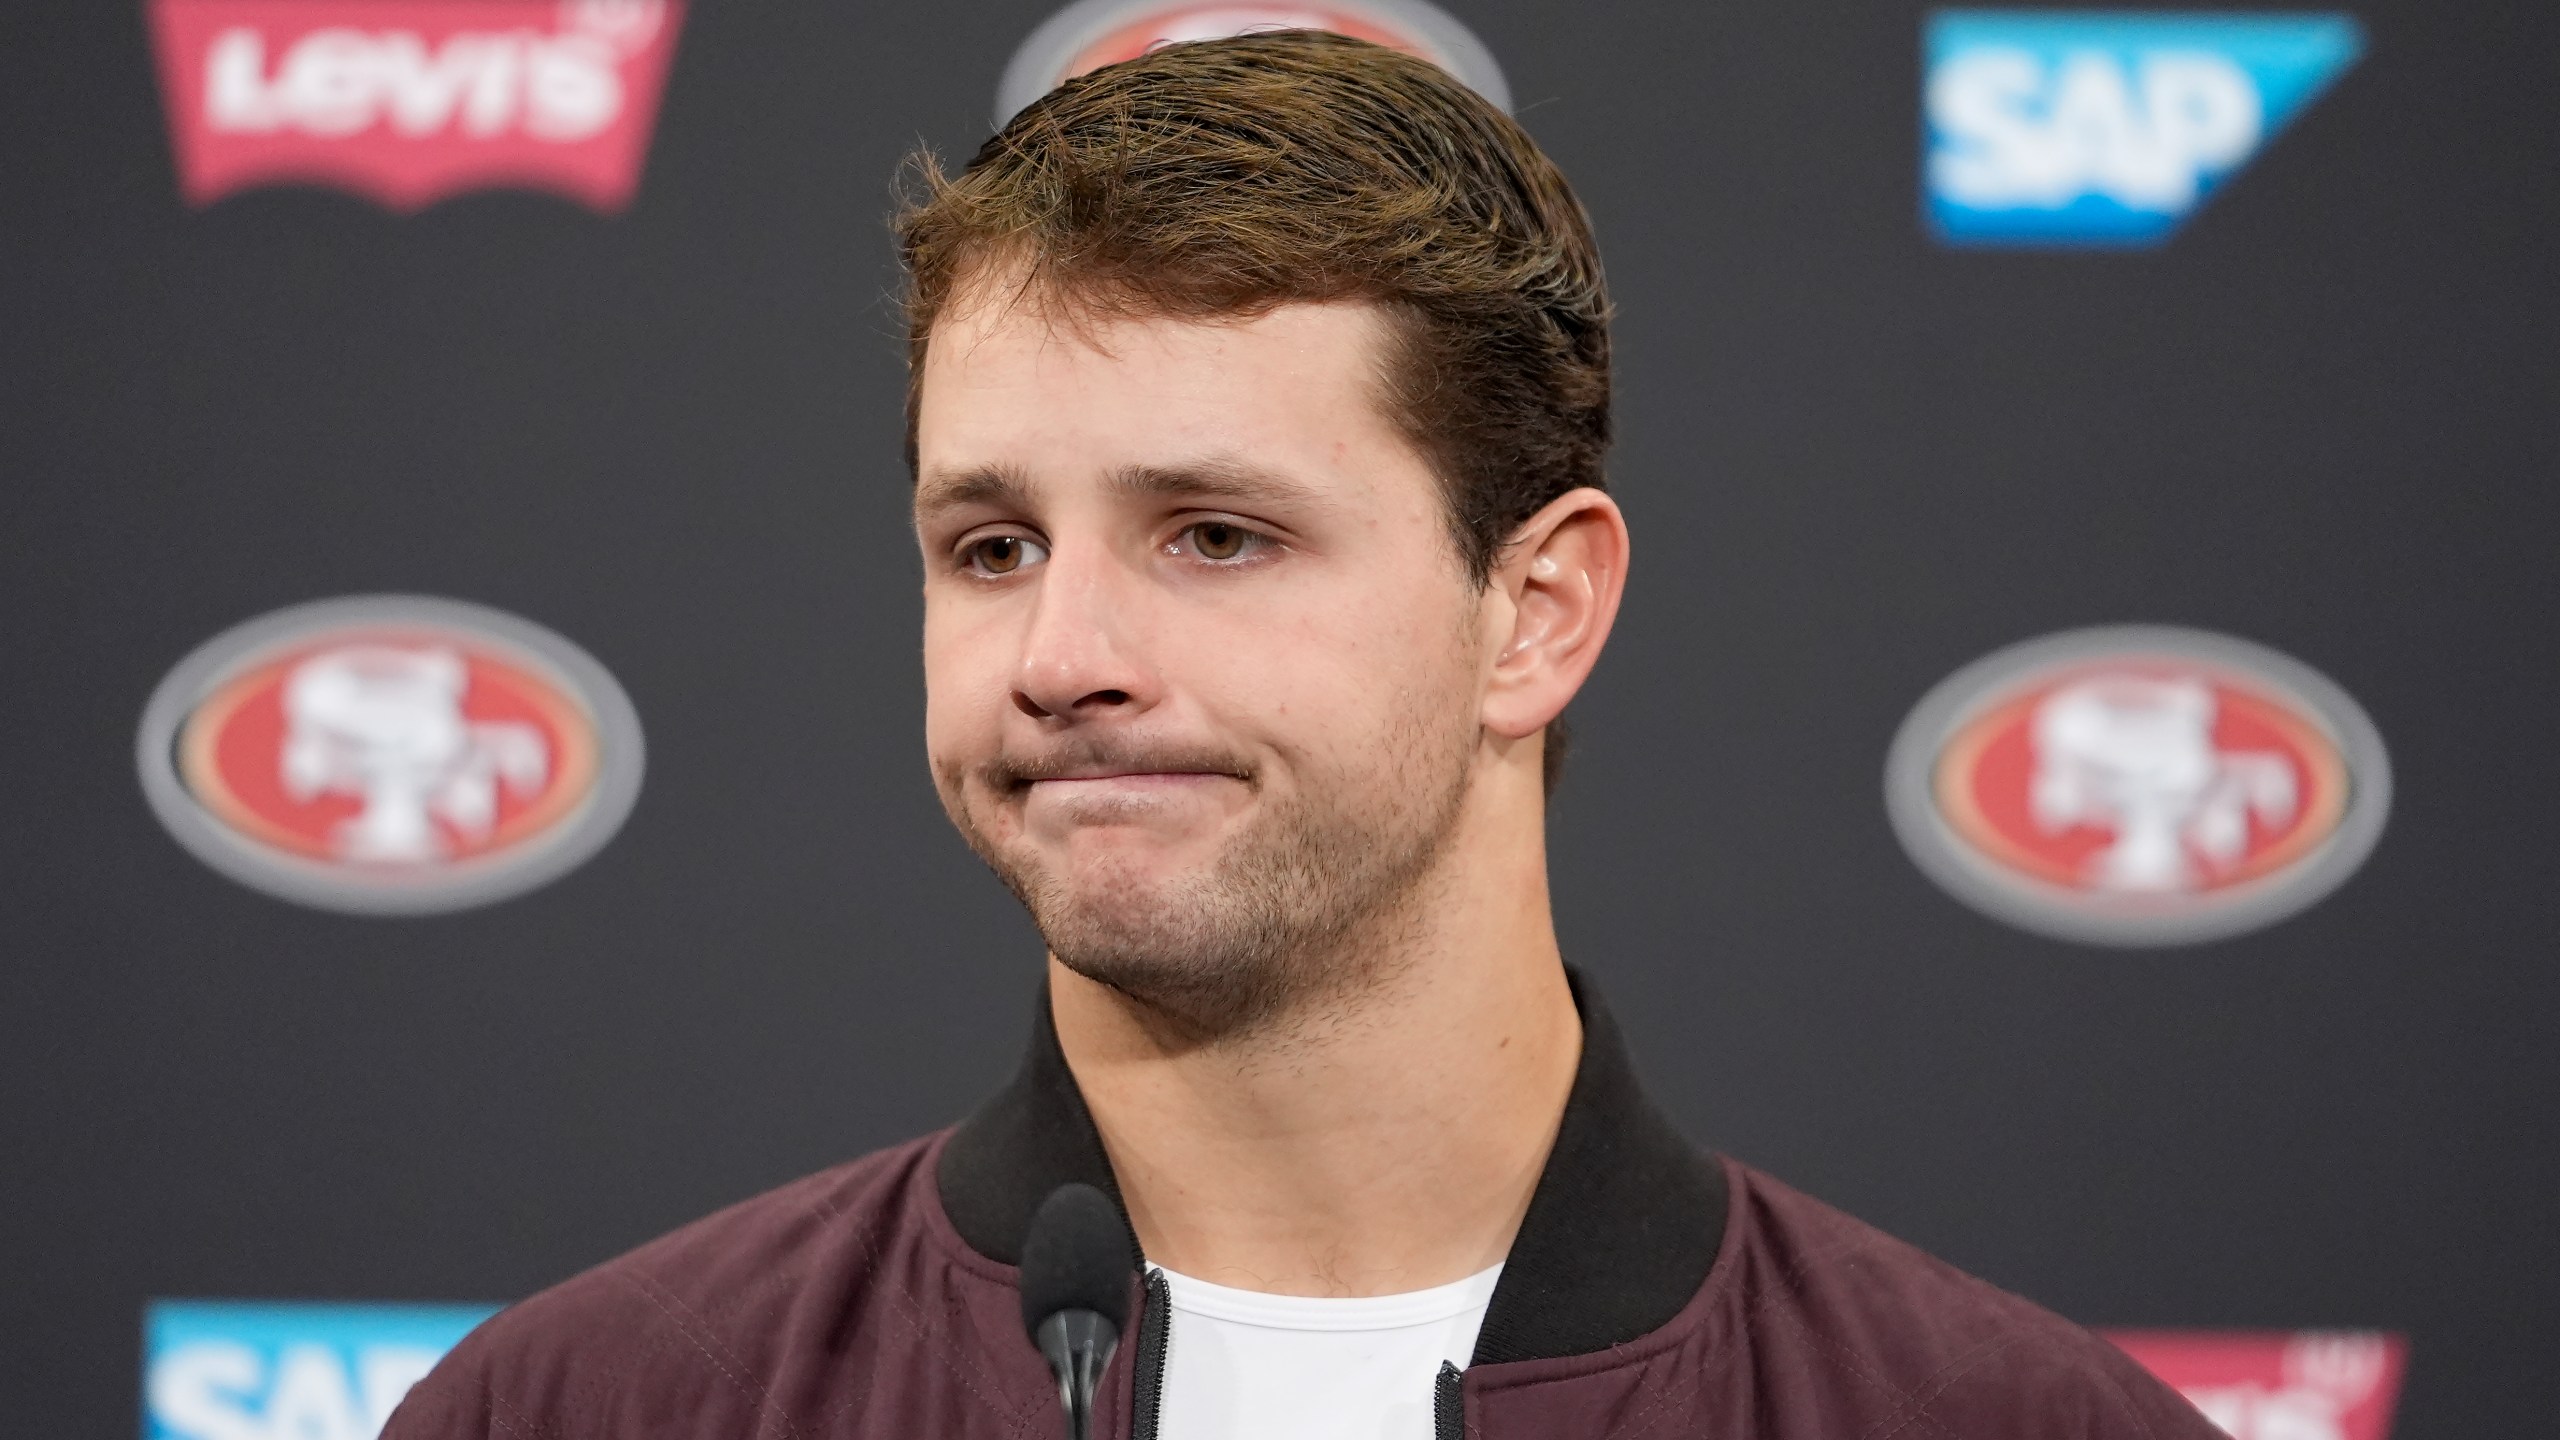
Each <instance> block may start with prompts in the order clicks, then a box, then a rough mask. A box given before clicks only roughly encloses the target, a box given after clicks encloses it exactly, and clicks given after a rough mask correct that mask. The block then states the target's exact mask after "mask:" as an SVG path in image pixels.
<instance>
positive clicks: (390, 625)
mask: <svg viewBox="0 0 2560 1440" xmlns="http://www.w3.org/2000/svg"><path fill="white" fill-rule="evenodd" d="M640 750H641V746H640V732H639V724H638V721H637V719H636V718H635V717H634V716H633V715H632V713H631V708H630V702H629V701H628V700H627V699H626V698H625V697H624V696H623V694H622V691H621V688H620V687H619V686H617V685H615V684H614V683H613V680H612V677H611V676H609V675H608V674H606V673H605V671H604V669H603V668H602V667H601V666H599V665H597V664H596V663H595V661H594V660H592V659H590V658H589V657H588V656H587V655H586V654H585V653H584V652H583V651H580V650H578V649H577V648H576V647H575V646H572V645H570V644H569V643H568V642H567V641H566V640H563V639H561V638H560V637H558V636H556V635H553V634H551V633H550V632H549V631H546V630H542V629H540V628H539V627H537V626H533V625H530V624H527V623H526V622H524V621H522V620H518V619H515V618H514V617H512V616H506V615H502V614H499V613H497V612H495V611H488V610H483V609H480V608H479V607H476V606H465V605H460V604H457V603H455V602H451V601H438V600H426V599H413V598H403V597H382V598H375V599H360V600H345V601H332V602H326V603H323V604H319V605H311V606H302V607H297V608H295V609H293V610H288V611H284V612H281V613H279V614H276V615H271V616H268V617H266V618H264V619H261V620H257V621H253V622H251V623H250V624H249V625H246V626H242V627H240V628H238V629H235V630H233V631H230V632H227V633H225V634H224V635H221V636H219V637H216V638H215V639H214V640H213V641H212V642H210V643H209V644H207V645H206V646H205V647H203V648H202V649H199V650H198V651H197V652H196V653H195V654H193V655H191V656H189V657H188V658H187V659H186V660H185V661H184V662H182V663H181V664H180V665H179V667H178V669H177V670H176V671H174V672H172V674H171V675H170V677H169V678H168V680H166V681H164V682H163V683H162V685H161V687H160V690H159V692H158V693H156V694H155V695H154V696H153V697H152V702H151V705H150V707H149V708H148V710H146V712H145V715H144V720H143V727H142V734H141V738H140V756H139V759H140V763H141V767H142V777H143V786H144V790H145V793H146V794H147V795H148V796H149V797H150V799H151V802H152V805H153V808H154V809H155V810H156V811H157V812H158V813H159V815H160V818H161V819H162V821H163V822H164V823H166V824H167V825H168V826H169V829H170V831H171V833H172V834H174V835H176V836H177V838H178V839H179V840H180V841H181V842H182V843H184V844H186V845H187V847H188V848H189V849H191V850H193V851H195V852H196V853H197V854H198V855H199V856H201V857H202V858H204V859H205V860H207V861H208V862H210V863H212V864H213V865H214V866H215V867H216V868H218V869H220V870H222V871H224V872H225V873H227V874H229V875H231V876H233V877H234V878H235V879H239V880H243V881H245V882H247V883H249V884H251V885H255V886H257V887H259V888H261V889H265V890H268V891H270V892H271V893H275V894H279V895H283V896H285V897H286V898H289V899H294V900H299V901H303V902H305V903H309V904H314V905H320V906H323V907H326V908H331V909H343V910H357V911H370V912H420V911H430V910H449V909H459V908H463V907H465V906H470V905H478V904H485V903H487V902H489V901H492V900H497V899H501V898H504V897H506V896H508V895H512V894H516V893H519V892H521V891H523V890H526V889H530V888H532V887H533V886H536V885H539V884H542V883H544V882H545V881H548V880H550V879H552V878H554V877H556V876H558V875H560V874H561V873H563V872H565V871H566V870H568V869H569V868H571V867H572V866H574V865H576V864H577V863H578V862H579V861H581V860H583V859H585V858H586V857H587V856H588V855H590V854H592V853H594V851H595V850H596V849H597V848H599V847H600V846H602V845H603V843H604V842H605V841H606V840H607V839H609V838H611V836H612V833H613V830H614V829H615V828H616V827H617V826H619V825H620V823H621V821H622V818H623V817H624V815H626V814H627V813H628V812H629V810H630V807H631V802H632V800H633V799H634V798H635V797H636V795H637V793H638V784H639V775H640V765H641V753H640Z"/></svg>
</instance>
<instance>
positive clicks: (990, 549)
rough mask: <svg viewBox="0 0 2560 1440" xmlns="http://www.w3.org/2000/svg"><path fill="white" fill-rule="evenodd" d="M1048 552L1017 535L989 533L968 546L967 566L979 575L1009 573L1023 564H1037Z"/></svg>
mask: <svg viewBox="0 0 2560 1440" xmlns="http://www.w3.org/2000/svg"><path fill="white" fill-rule="evenodd" d="M1048 553H1049V552H1048V551H1047V550H1046V549H1045V548H1043V547H1042V546H1040V545H1039V544H1037V543H1036V542H1034V541H1030V540H1025V539H1023V538H1022V537H1021V536H1019V535H990V536H988V537H987V538H986V539H984V540H980V541H978V542H977V543H976V544H974V545H971V546H970V547H969V551H968V560H969V568H970V569H972V570H974V571H976V572H977V573H979V574H981V575H1010V574H1012V573H1013V572H1015V571H1016V570H1019V569H1021V568H1022V567H1023V566H1025V565H1037V564H1039V563H1040V562H1041V561H1042V560H1043V559H1045V558H1047V556H1048Z"/></svg>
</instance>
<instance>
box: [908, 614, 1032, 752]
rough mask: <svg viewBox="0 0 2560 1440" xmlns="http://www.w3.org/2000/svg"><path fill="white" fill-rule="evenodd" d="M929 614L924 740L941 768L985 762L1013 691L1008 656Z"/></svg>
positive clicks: (988, 640)
mask: <svg viewBox="0 0 2560 1440" xmlns="http://www.w3.org/2000/svg"><path fill="white" fill-rule="evenodd" d="M991 638H992V637H989V636H985V635H979V634H972V633H969V632H967V631H965V630H964V629H962V628H961V627H959V626H957V625H954V624H953V623H951V622H950V621H948V620H938V619H937V618H936V617H934V616H933V615H931V614H930V613H928V615H927V617H926V621H925V632H924V735H925V749H926V752H927V753H928V754H929V755H931V756H932V757H933V759H934V760H935V762H936V763H937V765H939V764H940V763H941V762H944V761H949V760H961V761H967V760H972V759H979V758H983V757H984V756H985V755H987V754H990V753H992V752H993V751H994V749H995V748H996V742H997V740H998V738H999V735H1000V733H1001V726H1002V719H1001V716H1002V707H1003V706H1005V705H1006V704H1008V703H1009V698H1010V696H1011V694H1012V687H1011V685H1010V684H1009V683H1008V682H1007V679H1006V673H1007V672H1006V667H1005V660H1004V656H1005V653H1006V652H1005V651H1004V650H1003V649H1002V647H1000V646H998V645H995V644H993V643H991Z"/></svg>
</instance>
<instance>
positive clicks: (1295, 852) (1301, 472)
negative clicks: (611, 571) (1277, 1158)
mask: <svg viewBox="0 0 2560 1440" xmlns="http://www.w3.org/2000/svg"><path fill="white" fill-rule="evenodd" d="M1382 337H1383V325H1382V323H1381V321H1380V318H1379V317H1378V315H1377V314H1376V312H1374V311H1373V310H1372V309H1370V308H1369V307H1366V306H1359V305H1347V304H1329V305H1306V304H1299V305H1286V306H1282V307H1280V308H1279V309H1277V310H1274V311H1272V312H1271V313H1269V314H1268V315H1265V316H1262V317H1260V318H1257V319H1252V320H1229V321H1219V322H1214V323H1201V322H1192V321H1184V320H1172V319H1162V318H1157V319H1138V320H1123V321H1112V322H1107V323H1106V322H1100V321H1096V322H1091V323H1089V324H1076V323H1067V322H1055V323H1053V322H1052V320H1051V319H1050V318H1049V317H1047V316H1046V315H1044V314H1043V313H1041V310H1040V307H1038V306H1037V305H1034V304H1029V303H1023V304H1014V305H1009V306H1008V305H1004V304H992V305H990V304H979V305H973V306H964V307H960V308H957V309H955V310H954V311H953V312H952V313H950V314H949V315H947V316H946V318H945V319H944V320H943V321H942V322H941V324H940V325H938V326H937V327H936V329H935V331H934V334H933V339H932V343H931V345H930V347H929V349H928V353H927V358H926V362H925V368H924V375H923V379H922V392H921V399H920V407H919V411H918V417H917V449H918V477H919V478H918V485H917V491H916V524H917V532H918V536H919V538H920V540H921V543H922V546H923V552H924V566H925V680H926V694H927V707H926V742H927V748H928V750H929V752H930V755H931V760H932V764H933V773H934V778H935V782H936V784H937V785H938V787H939V788H940V790H941V793H942V798H943V803H944V805H945V807H946V808H947V809H948V810H949V812H950V814H951V817H952V820H953V822H954V823H955V824H957V825H958V826H959V827H960V830H961V832H962V833H963V834H964V835H965V836H966V837H967V838H968V840H969V842H970V844H971V845H972V847H973V848H975V849H976V850H977V851H978V853H979V854H980V855H982V856H983V857H985V859H986V860H987V862H988V863H989V864H990V865H991V866H993V867H994V868H995V870H996V871H997V873H998V874H999V875H1001V876H1002V877H1003V878H1004V879H1005V881H1006V883H1007V884H1008V885H1010V886H1011V887H1012V888H1013V889H1014V891H1015V892H1016V893H1017V894H1019V895H1020V896H1021V897H1022V898H1023V901H1024V903H1025V904H1026V905H1028V906H1029V907H1030V909H1031V911H1032V915H1033V918H1034V919H1035V920H1036V921H1037V922H1038V924H1039V926H1040V928H1041V931H1042V933H1043V935H1044V936H1045V937H1046V938H1047V940H1048V942H1049V944H1050V946H1051V948H1052V950H1053V951H1054V952H1055V953H1056V954H1057V955H1058V957H1059V958H1060V959H1061V960H1062V961H1063V962H1065V963H1066V964H1068V965H1069V966H1071V967H1073V968H1074V969H1076V970H1077V971H1079V972H1080V973H1083V974H1086V975H1089V976H1091V977H1093V978H1095V979H1098V980H1101V981H1103V982H1105V983H1107V984H1111V985H1113V986H1116V987H1117V988H1120V989H1122V990H1124V991H1126V992H1128V993H1130V994H1132V995H1135V996H1137V997H1138V998H1140V999H1142V1000H1145V1001H1148V1002H1150V1003H1152V1004H1155V1005H1157V1006H1158V1007H1160V1008H1162V1009H1163V1010H1165V1011H1167V1012H1169V1013H1171V1014H1173V1015H1175V1016H1177V1017H1180V1018H1182V1019H1184V1020H1186V1021H1188V1022H1190V1023H1192V1024H1194V1025H1196V1026H1199V1027H1201V1028H1203V1029H1207V1030H1213V1031H1225V1030H1232V1029H1235V1028H1238V1027H1240V1026H1244V1025H1248V1024H1250V1023H1252V1022H1253V1021H1255V1020H1257V1019H1260V1018H1263V1017H1265V1016H1267V1015H1270V1014H1273V1013H1276V1012H1277V1011H1279V1010H1281V1009H1283V1008H1285V1007H1287V1006H1288V1005H1290V1004H1291V1003H1292V1002H1294V1001H1297V1000H1300V999H1303V998H1305V997H1307V996H1308V995H1310V994H1311V993H1313V992H1315V991H1317V990H1320V989H1322V988H1325V987H1328V986H1332V985H1339V984H1343V983H1346V982H1350V981H1353V980H1356V979H1357V978H1358V977H1357V976H1356V975H1352V974H1347V973H1345V969H1346V967H1347V966H1353V967H1354V968H1356V966H1354V962H1353V961H1351V960H1346V959H1345V958H1344V957H1345V956H1346V955H1354V954H1356V952H1357V951H1359V950H1360V949H1361V948H1362V946H1361V944H1360V940H1361V938H1362V937H1363V935H1364V934H1365V933H1366V932H1367V931H1368V930H1369V929H1370V928H1371V927H1372V926H1373V925H1374V924H1376V923H1378V922H1380V921H1381V920H1382V917H1390V916H1392V915H1394V914H1396V913H1399V912H1398V910H1397V905H1398V902H1400V901H1402V900H1404V899H1405V898H1407V897H1408V896H1409V895H1410V894H1411V893H1412V891H1413V889H1414V886H1415V885H1416V884H1417V883H1418V882H1419V881H1420V879H1421V878H1422V877H1423V876H1424V875H1426V874H1427V873H1428V871H1429V869H1430V866H1431V862H1432V861H1433V860H1434V858H1435V857H1436V856H1437V855H1438V854H1439V853H1440V852H1441V850H1442V848H1443V846H1444V844H1445V842H1446V841H1447V839H1448V837H1449V835H1450V834H1451V832H1452V830H1453V829H1454V828H1455V826H1456V825H1457V823H1458V817H1459V815H1460V812H1461V806H1462V802H1463V801H1464V799H1465V797H1466V794H1467V789H1468V784H1469V779H1470V776H1471V774H1472V773H1473V769H1474V765H1475V761H1476V756H1477V747H1478V740H1479V736H1480V733H1481V729H1480V719H1479V714H1478V710H1479V705H1480V703H1481V701H1482V698H1483V694H1484V683H1485V677H1486V674H1487V665H1488V662H1489V660H1490V658H1491V656H1490V650H1489V646H1488V641H1487V626H1486V624H1485V621H1484V593H1483V592H1482V591H1481V590H1480V589H1479V588H1478V587H1477V586H1475V585H1474V584H1472V583H1470V581H1469V580H1468V579H1467V577H1466V575H1465V574H1464V572H1463V570H1462V568H1461V565H1460V562H1459V559H1458V554H1457V548H1456V545H1455V543H1454V541H1453V540H1452V538H1451V535H1450V531H1449V520H1448V517H1447V513H1446V510H1445V502H1444V501H1443V500H1442V498H1441V493H1440V490H1439V487H1438V484H1437V482H1436V480H1435V479H1434V477H1433V475H1432V473H1431V471H1430V470H1429V468H1428V467H1427V466H1426V465H1425V463H1424V462H1423V460H1422V458H1421V457H1420V456H1419V455H1418V454H1416V453H1415V452H1414V450H1413V449H1412V447H1411V446H1410V445H1409V444H1408V443H1407V442H1406V441H1405V440H1404V438H1403V437H1402V436H1401V435H1399V434H1398V433H1397V431H1396V430H1395V428H1394V427H1393V426H1392V425H1391V424H1390V423H1389V422H1388V420H1387V419H1386V417H1385V415H1384V414H1383V413H1382V412H1381V409H1380V405H1379V396H1378V383H1379V382H1378V375H1379V357H1380V349H1381V343H1382Z"/></svg>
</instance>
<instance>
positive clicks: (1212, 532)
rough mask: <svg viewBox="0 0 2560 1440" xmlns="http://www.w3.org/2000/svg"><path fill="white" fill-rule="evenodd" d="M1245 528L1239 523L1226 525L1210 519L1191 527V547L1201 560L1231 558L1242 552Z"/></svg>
mask: <svg viewBox="0 0 2560 1440" xmlns="http://www.w3.org/2000/svg"><path fill="white" fill-rule="evenodd" d="M1244 547H1245V530H1244V527H1243V526H1241V525H1226V524H1221V523H1219V522H1218V521H1215V520H1212V521H1210V522H1209V523H1207V524H1205V525H1194V526H1192V527H1191V548H1192V549H1194V550H1196V551H1198V552H1199V554H1200V558H1201V559H1203V560H1233V559H1234V558H1236V557H1237V556H1238V555H1241V554H1243V553H1244Z"/></svg>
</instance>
